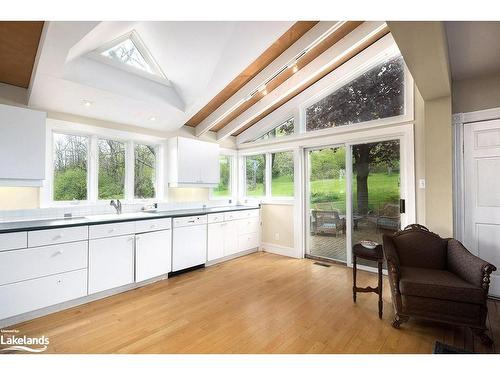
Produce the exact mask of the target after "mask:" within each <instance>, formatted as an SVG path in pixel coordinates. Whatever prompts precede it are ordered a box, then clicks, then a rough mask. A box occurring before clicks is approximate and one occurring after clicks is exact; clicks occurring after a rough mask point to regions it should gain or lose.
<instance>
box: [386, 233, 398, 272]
mask: <svg viewBox="0 0 500 375" xmlns="http://www.w3.org/2000/svg"><path fill="white" fill-rule="evenodd" d="M382 238H383V242H384V256H385V260H386V261H387V265H388V266H389V265H392V267H393V271H394V272H396V273H397V274H398V275H399V273H400V270H399V255H398V251H397V250H396V245H395V244H394V241H393V240H392V237H391V236H388V235H386V234H384V235H383V236H382Z"/></svg>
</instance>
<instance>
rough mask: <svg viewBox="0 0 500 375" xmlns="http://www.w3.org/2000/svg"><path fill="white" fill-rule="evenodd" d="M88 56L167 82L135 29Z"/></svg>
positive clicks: (130, 71)
mask: <svg viewBox="0 0 500 375" xmlns="http://www.w3.org/2000/svg"><path fill="white" fill-rule="evenodd" d="M89 57H91V58H94V59H96V60H98V61H100V62H103V63H106V64H110V65H113V66H115V67H117V68H119V69H123V70H125V71H127V72H129V73H133V74H138V75H140V76H142V77H144V78H147V79H152V80H154V81H158V82H160V83H162V84H165V83H167V84H168V83H169V82H168V80H167V77H166V76H165V74H164V73H163V71H162V69H161V68H160V66H159V65H158V63H157V62H156V61H155V59H154V58H153V56H152V54H151V53H150V52H149V50H148V49H147V48H146V45H145V44H144V43H143V41H142V40H141V38H140V37H139V34H137V32H136V31H135V30H134V31H132V32H130V33H127V34H125V35H122V36H121V37H119V38H117V39H115V40H113V41H111V42H110V43H107V44H106V45H104V46H102V47H99V48H97V49H96V50H94V51H92V52H90V53H89Z"/></svg>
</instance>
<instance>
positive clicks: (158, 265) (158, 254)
mask: <svg viewBox="0 0 500 375" xmlns="http://www.w3.org/2000/svg"><path fill="white" fill-rule="evenodd" d="M171 241H172V232H171V231H170V230H160V231H157V232H149V233H142V234H137V235H136V236H135V281H136V282H139V281H144V280H148V279H151V278H153V277H156V276H160V275H165V274H167V273H169V272H170V271H171V270H172V265H171V259H172V242H171Z"/></svg>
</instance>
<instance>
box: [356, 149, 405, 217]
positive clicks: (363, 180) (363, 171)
mask: <svg viewBox="0 0 500 375" xmlns="http://www.w3.org/2000/svg"><path fill="white" fill-rule="evenodd" d="M352 155H353V169H354V173H355V174H356V184H357V190H356V202H357V205H358V213H359V214H361V215H364V214H367V213H368V176H369V174H370V168H371V167H372V168H373V167H374V166H381V165H383V166H385V167H390V168H393V167H395V163H396V161H399V141H396V140H395V141H386V142H375V143H365V144H360V145H355V146H353V147H352Z"/></svg>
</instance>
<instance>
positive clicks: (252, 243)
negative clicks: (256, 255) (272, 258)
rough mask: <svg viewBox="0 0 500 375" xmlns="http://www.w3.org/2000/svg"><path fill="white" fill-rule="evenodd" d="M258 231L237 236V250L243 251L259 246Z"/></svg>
mask: <svg viewBox="0 0 500 375" xmlns="http://www.w3.org/2000/svg"><path fill="white" fill-rule="evenodd" d="M259 243H260V239H259V233H250V234H242V235H240V236H238V250H239V251H245V250H250V249H255V248H256V247H259Z"/></svg>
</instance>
